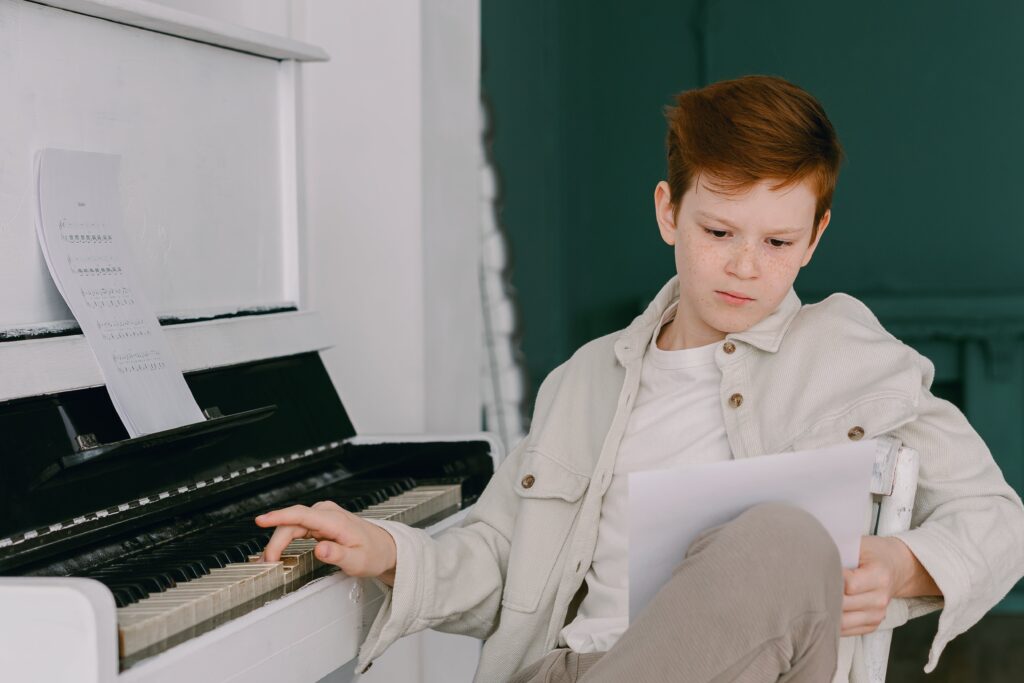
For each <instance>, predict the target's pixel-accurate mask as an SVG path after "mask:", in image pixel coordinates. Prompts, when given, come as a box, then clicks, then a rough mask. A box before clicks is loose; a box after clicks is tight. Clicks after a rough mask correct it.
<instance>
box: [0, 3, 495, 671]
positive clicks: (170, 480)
mask: <svg viewBox="0 0 1024 683" xmlns="http://www.w3.org/2000/svg"><path fill="white" fill-rule="evenodd" d="M326 57H327V56H326V54H324V52H323V51H322V50H320V49H319V48H316V47H315V46H310V45H306V44H302V43H298V42H296V41H293V40H290V39H285V38H282V37H280V36H274V35H266V34H260V33H258V32H255V31H250V30H247V29H242V28H239V27H233V26H227V25H224V24H223V23H220V22H215V21H209V20H207V19H203V18H200V17H194V16H191V15H187V14H186V13H184V12H180V11H175V10H172V9H170V8H167V7H165V6H163V5H159V4H157V3H151V2H146V1H145V0H43V1H40V2H29V1H26V0H0V81H2V82H3V83H4V84H5V102H7V103H8V105H9V106H5V107H3V108H0V680H4V681H6V680H11V681H26V680H45V681H65V680H66V681H97V682H104V683H108V682H110V681H174V682H176V683H177V682H180V681H195V682H198V681H228V680H245V681H264V680H267V681H269V680H273V681H317V680H319V679H320V678H322V677H324V676H325V675H328V674H330V673H331V672H332V671H334V670H336V669H337V668H338V667H339V666H341V665H343V664H345V663H346V662H348V661H350V660H351V659H352V658H353V657H354V656H355V654H356V650H357V647H358V645H359V643H360V642H361V639H362V636H363V630H364V629H365V628H366V627H367V623H366V622H367V619H369V618H371V617H372V616H373V615H374V614H375V612H376V609H377V606H378V605H379V604H380V600H381V593H380V591H379V590H377V589H376V588H375V587H374V583H373V582H372V581H369V580H356V579H353V578H351V577H347V576H345V575H343V574H342V573H340V572H338V571H332V569H331V567H326V566H322V565H320V564H319V563H318V562H317V561H316V560H315V559H314V558H313V555H312V544H311V543H310V542H309V541H307V540H299V541H296V542H294V543H293V544H292V545H291V546H290V547H289V550H288V551H287V552H286V554H285V557H283V558H282V561H281V562H278V563H265V562H261V561H260V557H259V555H260V551H261V549H262V547H263V545H264V543H265V542H266V541H267V539H268V538H269V531H267V530H263V529H259V528H257V527H256V526H255V525H254V523H253V517H254V516H255V515H257V514H259V513H260V512H263V511H266V510H269V509H272V508H278V507H281V506H285V505H291V504H296V503H297V504H307V505H308V504H312V503H315V502H317V501H321V500H333V501H335V502H337V503H339V504H340V505H342V506H344V507H345V508H346V509H348V510H350V511H352V512H353V513H355V514H358V515H362V516H365V517H372V518H386V519H393V520H399V521H404V522H406V523H409V524H413V525H418V526H421V527H424V528H426V529H428V530H429V531H430V532H431V533H437V532H440V531H441V530H443V529H445V528H447V527H450V526H452V525H455V524H458V523H459V522H460V520H461V519H463V518H464V517H465V515H466V514H467V509H468V508H469V507H470V506H471V505H472V504H473V502H474V500H475V499H476V497H477V496H479V495H480V493H481V491H482V490H483V487H484V486H485V485H486V483H487V481H488V479H489V477H490V476H491V473H492V472H493V470H494V467H495V465H496V463H497V462H498V461H499V460H500V458H501V455H502V453H501V446H500V445H499V443H498V442H497V441H496V440H495V439H493V438H491V436H489V435H488V434H483V433H478V434H477V433H474V434H464V435H458V436H445V437H441V436H430V435H419V436H401V437H387V436H370V435H360V434H357V433H356V430H355V428H354V427H353V422H352V420H350V418H349V411H347V410H346V408H345V407H344V406H343V405H342V401H341V399H340V398H339V394H338V392H337V391H336V384H335V382H333V381H332V377H331V376H329V374H328V370H327V369H326V367H325V361H324V359H323V358H322V356H321V352H322V351H324V350H325V349H327V348H329V347H330V346H331V345H332V344H334V343H337V342H338V341H339V340H338V339H337V336H338V333H337V328H336V327H335V328H334V330H333V331H331V332H328V330H329V329H331V327H330V325H329V324H328V323H327V322H326V321H325V318H326V316H322V315H319V314H318V313H317V312H316V311H314V310H312V309H311V308H310V307H309V306H308V304H307V301H308V299H309V297H308V290H309V289H310V284H309V275H308V273H307V272H306V269H305V265H306V263H307V261H308V259H309V252H310V250H311V249H312V245H310V244H308V243H307V240H306V232H305V228H304V226H302V225H301V221H300V217H299V208H298V207H299V204H300V192H299V177H298V176H299V173H298V170H297V169H298V166H299V163H298V161H299V155H298V144H299V143H298V138H299V133H298V130H297V129H298V127H299V121H300V118H301V117H299V116H298V114H297V104H296V103H297V99H298V93H299V87H298V84H299V82H300V77H299V76H300V73H299V63H300V62H302V61H317V60H324V59H326ZM474 106H475V102H474ZM474 134H475V132H474ZM48 147H58V148H69V149H79V150H83V151H92V152H103V153H108V154H117V155H120V157H121V160H122V161H121V193H122V204H123V211H124V225H125V226H126V229H127V230H128V231H129V234H130V237H131V241H132V246H133V247H134V249H133V251H134V256H135V258H136V260H137V261H138V263H139V269H140V271H141V273H142V280H143V281H144V284H145V285H146V294H147V295H148V296H149V298H150V300H151V301H150V303H151V304H152V307H153V308H154V309H155V310H156V312H157V313H158V315H159V316H160V320H161V323H162V329H163V331H164V333H165V335H166V337H167V339H168V343H169V345H170V347H171V349H172V351H173V352H174V356H175V358H176V360H177V362H178V363H179V365H180V366H181V368H182V370H183V372H184V375H185V379H186V381H187V383H188V385H189V388H190V389H191V391H192V393H193V395H194V396H195V398H196V401H197V403H198V405H199V407H200V408H201V409H202V411H203V414H204V416H205V419H204V420H203V421H201V422H199V423H196V424H193V425H186V426H183V427H178V428H175V429H170V430H168V431H164V432H158V433H154V434H145V435H142V436H137V437H134V438H132V437H130V436H129V434H128V433H127V432H126V430H125V428H124V426H123V425H122V423H121V421H120V419H119V418H118V416H117V414H116V412H115V409H114V407H113V404H112V402H111V400H110V397H109V396H108V394H107V391H106V388H105V386H104V383H103V377H102V375H101V373H100V370H99V367H98V365H97V363H96V360H95V358H94V357H93V355H92V352H91V350H90V348H89V346H88V344H87V343H86V341H85V339H84V337H83V335H82V334H81V333H80V330H79V329H78V328H77V327H76V325H75V323H74V321H73V320H71V319H70V316H69V312H68V310H67V308H66V307H65V306H64V303H63V301H62V300H61V298H60V296H59V294H58V293H57V291H56V289H55V288H54V286H53V283H52V282H51V281H50V277H49V274H48V272H47V269H46V265H45V263H44V261H43V258H42V255H41V253H40V251H39V247H38V245H37V243H36V238H35V234H34V228H33V217H32V212H33V201H34V195H33V183H34V178H33V174H32V159H33V154H34V153H35V151H37V150H38V149H41V148H48ZM359 294H360V293H359V292H354V293H349V296H359ZM323 298H327V297H323ZM363 334H364V335H365V332H363ZM474 343H475V342H474ZM356 362H358V361H356ZM328 365H329V364H328ZM336 379H337V378H336V377H335V380H336ZM339 388H340V390H341V391H342V394H343V395H344V394H345V392H346V391H352V388H351V387H348V388H346V387H344V386H342V387H339ZM421 389H422V387H421ZM349 402H350V405H352V401H351V400H350V401H349ZM387 411H388V406H386V405H382V406H381V407H380V411H379V412H380V413H381V414H385V413H387ZM379 422H380V421H378V423H379Z"/></svg>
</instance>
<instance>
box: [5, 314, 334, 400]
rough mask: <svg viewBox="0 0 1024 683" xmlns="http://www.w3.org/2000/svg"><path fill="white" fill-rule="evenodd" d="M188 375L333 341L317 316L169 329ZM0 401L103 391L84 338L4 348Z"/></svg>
mask: <svg viewBox="0 0 1024 683" xmlns="http://www.w3.org/2000/svg"><path fill="white" fill-rule="evenodd" d="M163 329H164V332H165V334H166V335H167V341H168V343H169V344H170V346H171V349H172V351H173V352H174V357H175V358H176V359H177V360H178V363H179V365H180V366H181V368H182V371H183V372H191V371H193V370H205V369H207V368H214V367H222V366H226V365H236V364H238V363H248V362H250V361H255V360H263V359H266V358H277V357H281V356H290V355H293V354H296V353H305V352H307V351H321V350H324V349H327V348H329V347H330V341H329V340H328V337H327V335H326V331H325V329H324V327H323V325H322V323H321V321H320V318H319V316H318V314H317V313H315V312H312V311H306V312H292V313H275V314H272V315H259V316H246V317H241V318H224V319H221V320H208V321H204V322H198V323H183V324H180V325H172V326H169V327H164V328H163ZM0 378H3V380H2V381H0V401H6V400H10V399H14V398H23V397H26V396H40V395H44V394H54V393H57V392H60V391H69V390H72V389H83V388H86V387H94V386H100V385H102V384H103V383H104V382H103V376H102V374H101V373H100V368H99V365H97V363H96V358H95V356H93V354H92V349H91V348H90V347H89V344H88V343H87V342H86V341H85V338H84V337H83V336H82V335H80V334H79V335H74V336H68V337H53V338H50V339H32V340H24V341H16V342H5V343H0Z"/></svg>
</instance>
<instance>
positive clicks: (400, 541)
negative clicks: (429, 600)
mask: <svg viewBox="0 0 1024 683" xmlns="http://www.w3.org/2000/svg"><path fill="white" fill-rule="evenodd" d="M366 521H367V522H370V523H371V524H375V525H376V526H378V527H380V528H381V529H384V530H385V531H387V532H388V533H389V534H391V537H392V538H393V539H394V540H395V551H396V552H395V584H394V586H388V585H387V584H385V583H384V582H382V581H379V580H378V579H373V582H374V583H375V584H376V585H377V586H378V587H379V588H380V589H381V590H382V591H383V592H384V602H383V603H382V604H381V606H380V609H379V610H378V611H377V616H376V617H375V618H374V620H373V624H372V625H371V626H370V630H369V632H368V633H367V635H366V639H365V640H364V641H363V644H362V646H361V647H360V648H359V662H358V664H357V665H356V670H357V671H359V672H364V671H366V669H368V668H369V667H370V664H371V663H372V660H374V659H376V658H377V657H379V656H381V655H382V654H384V651H385V650H387V649H388V648H389V647H390V646H391V644H392V643H394V642H395V641H396V640H398V639H399V638H401V637H402V636H404V635H407V634H409V633H412V632H414V631H416V630H419V629H416V628H415V623H416V622H417V621H418V619H417V615H418V614H419V613H420V606H421V604H422V602H423V586H422V585H421V584H422V577H423V572H422V571H421V570H420V567H421V565H422V557H423V555H422V552H423V551H422V547H421V543H422V541H421V539H420V538H418V536H417V534H418V533H422V532H418V531H417V530H416V529H413V528H412V527H409V526H407V525H405V524H400V523H398V522H389V521H386V520H378V519H367V520H366Z"/></svg>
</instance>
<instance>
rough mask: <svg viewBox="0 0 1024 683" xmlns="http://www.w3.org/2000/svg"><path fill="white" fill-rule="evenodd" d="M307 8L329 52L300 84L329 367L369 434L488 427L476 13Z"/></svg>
mask: <svg viewBox="0 0 1024 683" xmlns="http://www.w3.org/2000/svg"><path fill="white" fill-rule="evenodd" d="M300 6H301V7H303V8H304V12H305V18H306V31H307V32H306V33H305V34H304V35H302V36H301V37H302V39H303V40H308V41H310V42H313V43H316V44H320V45H323V46H324V48H325V49H326V50H327V51H328V52H330V54H331V55H332V60H331V61H330V62H329V63H327V64H303V65H302V79H301V80H302V82H301V92H302V105H301V111H302V125H301V130H302V138H303V143H302V146H301V152H302V159H303V161H302V168H301V172H300V177H301V178H303V179H304V180H303V183H302V186H303V190H304V195H303V200H302V201H303V206H302V207H301V210H300V213H301V215H303V216H304V217H305V223H306V226H307V229H308V231H309V233H308V240H309V244H310V245H311V250H310V254H309V268H308V269H307V270H306V272H305V275H306V277H308V278H309V279H308V283H309V299H308V305H311V306H314V307H316V308H317V309H318V310H320V311H321V312H322V313H323V314H324V317H325V321H326V324H327V326H328V329H329V331H330V332H329V333H330V335H331V337H332V338H333V339H335V340H336V341H337V344H336V346H335V348H334V349H333V350H332V351H330V352H328V353H326V354H324V362H325V364H326V365H327V368H328V371H329V372H330V374H331V377H332V379H333V381H334V384H335V386H336V387H337V388H338V391H339V393H340V394H341V396H342V398H343V399H344V401H345V406H346V408H347V409H348V411H349V415H350V416H351V418H352V421H353V423H354V424H355V426H356V429H357V430H359V431H360V432H363V431H372V432H383V431H389V432H399V433H402V432H407V433H417V432H424V431H429V432H457V431H469V430H474V429H479V427H480V383H481V382H480V376H479V372H480V370H479V368H480V365H481V362H482V356H481V352H480V339H481V336H482V323H481V315H480V301H479V283H478V272H477V267H478V262H479V260H478V259H479V256H478V253H477V248H478V226H477V223H478V221H479V215H480V209H479V206H480V199H479V193H478V192H477V186H478V185H477V184H478V176H477V172H478V171H477V163H478V162H477V154H478V145H479V140H478V131H479V122H478V116H479V114H478V111H477V107H478V99H479V92H478V89H479V71H478V59H479V57H478V53H479V46H478V41H479V21H478V17H479V9H478V8H477V3H476V2H475V1H474V2H464V1H463V0H454V1H452V0H443V1H440V2H426V1H424V0H415V1H411V2H402V3H380V2H375V1H373V0H352V1H350V2H344V3H339V2H333V1H332V0H309V1H308V2H304V3H301V4H300ZM474 17H477V19H474Z"/></svg>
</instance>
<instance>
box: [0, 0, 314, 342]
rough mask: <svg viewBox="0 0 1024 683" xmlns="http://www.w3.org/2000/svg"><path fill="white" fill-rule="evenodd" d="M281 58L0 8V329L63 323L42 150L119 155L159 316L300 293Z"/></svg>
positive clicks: (288, 105) (131, 226)
mask: <svg viewBox="0 0 1024 683" xmlns="http://www.w3.org/2000/svg"><path fill="white" fill-rule="evenodd" d="M86 5H88V6H89V7H98V6H105V7H108V8H119V9H122V10H126V8H128V9H133V8H134V9H138V8H139V7H145V8H146V9H147V11H149V10H153V11H154V12H158V13H159V12H160V11H168V12H174V10H170V9H168V8H164V7H162V6H159V5H152V4H151V3H144V2H137V3H132V2H128V1H127V0H123V1H122V2H113V1H111V2H106V3H104V2H95V3H82V7H81V8H80V9H85V6H86ZM76 6H77V5H76ZM126 11H127V10H126ZM281 64H282V63H281V62H280V61H278V60H276V59H270V58H267V57H259V56H254V55H252V54H246V53H242V52H237V51H234V50H229V49H224V48H221V47H214V46H212V45H209V44H204V43H199V42H194V41H192V40H186V39H182V38H180V37H174V36H171V35H166V34H163V33H156V32H154V31H150V30H144V29H140V28H136V27H133V26H128V25H124V24H120V23H114V22H113V21H107V20H103V19H97V18H94V17H90V16H85V15H83V14H77V13H74V12H70V11H65V10H63V9H56V8H54V7H50V6H46V5H41V4H36V3H32V2H24V1H21V0H17V1H15V0H5V1H4V2H2V3H0V81H2V82H3V83H4V96H5V101H8V102H14V103H17V106H8V107H3V108H0V169H3V172H2V173H0V265H2V267H0V330H8V329H11V328H20V327H25V326H38V325H43V326H45V325H49V324H53V323H55V322H58V321H62V320H67V319H68V318H70V314H69V312H68V310H67V308H66V307H65V305H64V302H63V300H62V299H61V297H60V296H59V294H58V293H57V291H56V288H55V287H54V286H53V283H52V282H51V280H50V276H49V273H48V271H47V269H46V266H45V263H44V262H43V259H42V256H41V254H40V252H39V247H38V245H37V244H36V238H35V234H34V182H35V180H34V177H33V173H32V159H33V156H34V153H35V151H36V150H38V149H40V148H44V147H58V148H68V149H77V150H88V151H97V152H106V153H111V154H118V155H121V157H122V166H121V200H122V207H123V215H124V224H125V227H126V232H127V233H128V236H129V239H130V240H131V247H132V251H133V253H134V256H135V258H136V260H137V262H138V263H139V269H140V272H141V274H142V278H141V279H142V283H143V288H144V291H145V293H146V296H147V298H148V299H149V303H150V305H151V306H152V307H153V308H154V310H155V311H156V312H157V313H158V314H159V315H177V314H182V313H184V314H190V313H194V312H197V311H211V310H212V311H222V310H232V309H235V310H237V309H243V308H253V307H259V306H279V305H282V304H293V303H296V302H295V301H294V300H293V299H294V297H295V295H296V292H297V287H296V285H295V282H296V279H297V275H296V272H295V271H296V270H297V268H298V266H297V257H296V253H297V249H298V248H297V247H296V245H295V244H294V243H293V242H294V240H295V239H296V238H297V227H296V224H297V218H296V214H297V207H296V204H297V193H298V191H297V188H296V186H295V163H296V162H295V148H296V142H295V132H294V130H295V115H294V107H295V100H296V93H295V90H294V88H295V81H296V79H295V78H294V77H293V73H292V72H293V71H294V68H293V67H282V66H281ZM286 242H288V243H287V244H286Z"/></svg>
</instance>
